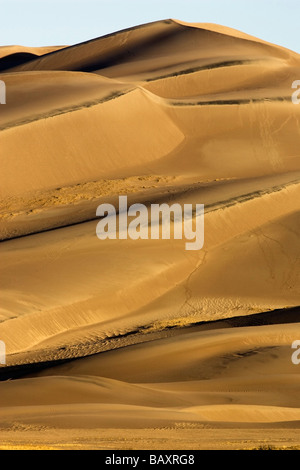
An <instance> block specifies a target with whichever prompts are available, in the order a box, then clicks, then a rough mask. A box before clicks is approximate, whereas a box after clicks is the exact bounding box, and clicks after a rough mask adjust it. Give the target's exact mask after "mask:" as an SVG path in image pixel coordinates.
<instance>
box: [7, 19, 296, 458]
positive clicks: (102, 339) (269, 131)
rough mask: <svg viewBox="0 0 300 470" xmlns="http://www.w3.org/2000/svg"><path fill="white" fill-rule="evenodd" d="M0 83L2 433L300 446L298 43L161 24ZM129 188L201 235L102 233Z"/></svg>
mask: <svg viewBox="0 0 300 470" xmlns="http://www.w3.org/2000/svg"><path fill="white" fill-rule="evenodd" d="M0 79H1V80H2V81H3V82H4V83H5V85H6V104H5V105H1V108H0V161H1V173H0V188H1V189H0V192H1V204H0V217H1V227H0V238H1V246H0V250H1V265H0V276H1V280H0V285H1V305H0V340H1V341H3V343H4V344H5V348H6V351H5V353H6V354H5V364H2V365H1V366H0V377H1V379H2V380H1V382H0V405H1V417H0V435H1V444H0V447H1V448H70V449H77V448H78V449H93V448H94V449H105V448H107V446H109V448H110V449H160V448H161V449H198V448H199V449H210V448H214V449H223V448H225V449H244V448H260V447H264V446H273V447H274V448H299V447H300V434H299V423H300V411H299V407H300V398H299V396H300V394H299V392H300V378H299V377H300V376H299V372H300V365H297V361H295V360H294V361H293V360H292V357H294V358H295V357H296V358H297V354H296V352H297V351H294V350H293V349H292V344H293V343H294V341H296V340H300V324H299V320H298V319H299V312H300V307H299V306H300V241H299V240H300V239H299V233H300V218H299V212H300V154H299V144H300V131H299V129H300V106H297V105H295V104H294V103H293V102H292V99H291V97H292V93H293V89H292V83H293V82H294V81H295V80H300V57H299V54H296V53H295V52H292V51H289V50H287V49H284V48H282V47H279V46H277V45H273V44H269V43H266V42H264V41H262V40H259V39H257V38H254V37H251V36H248V35H246V34H244V33H241V32H238V31H235V30H232V29H230V28H226V27H223V26H217V25H211V24H187V23H183V22H180V21H175V20H166V21H159V22H155V23H151V24H146V25H142V26H138V27H136V28H131V29H128V30H125V31H121V32H117V33H114V34H111V35H108V36H105V37H100V38H97V39H93V40H91V41H87V42H85V43H82V44H77V45H74V46H57V47H49V48H24V47H21V46H9V47H2V48H0ZM120 195H126V196H127V197H128V202H129V203H130V204H134V203H140V204H144V205H145V206H147V207H148V206H150V205H151V204H158V203H160V204H162V203H166V204H169V205H171V204H180V205H181V206H183V205H184V204H193V205H196V204H204V205H205V216H204V220H205V238H204V245H203V248H202V249H201V250H194V251H187V250H186V249H185V240H183V239H170V240H167V239H166V240H163V239H137V240H132V239H129V238H128V239H116V240H113V239H107V240H99V239H98V237H97V235H96V226H97V222H98V219H97V218H96V210H97V207H98V206H99V205H100V204H102V203H110V204H112V205H117V201H118V198H119V196H120ZM293 353H295V354H294V356H292V355H293ZM3 362H4V361H3ZM7 379H13V380H7ZM124 430H126V440H124Z"/></svg>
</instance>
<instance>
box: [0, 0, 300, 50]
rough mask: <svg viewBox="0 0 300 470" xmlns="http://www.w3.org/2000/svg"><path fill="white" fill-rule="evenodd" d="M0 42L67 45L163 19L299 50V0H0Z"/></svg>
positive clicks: (5, 43)
mask: <svg viewBox="0 0 300 470" xmlns="http://www.w3.org/2000/svg"><path fill="white" fill-rule="evenodd" d="M0 7H1V9H0V18H1V24H0V45H12V44H18V45H24V46H46V45H72V44H76V43H78V42H82V41H87V40H89V39H93V38H96V37H99V36H102V35H104V34H108V33H112V32H114V31H119V30H121V29H125V28H128V27H131V26H136V25H138V24H143V23H148V22H150V21H156V20H161V19H167V18H175V19H178V20H182V21H188V22H197V23H201V22H203V23H217V24H222V25H224V26H230V27H232V28H235V29H238V30H240V31H243V32H245V33H248V34H251V35H253V36H256V37H259V38H261V39H264V40H266V41H269V42H273V43H275V44H279V45H281V46H284V47H288V48H289V49H292V50H294V51H296V52H299V53H300V35H299V30H300V27H299V24H300V0H0Z"/></svg>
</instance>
